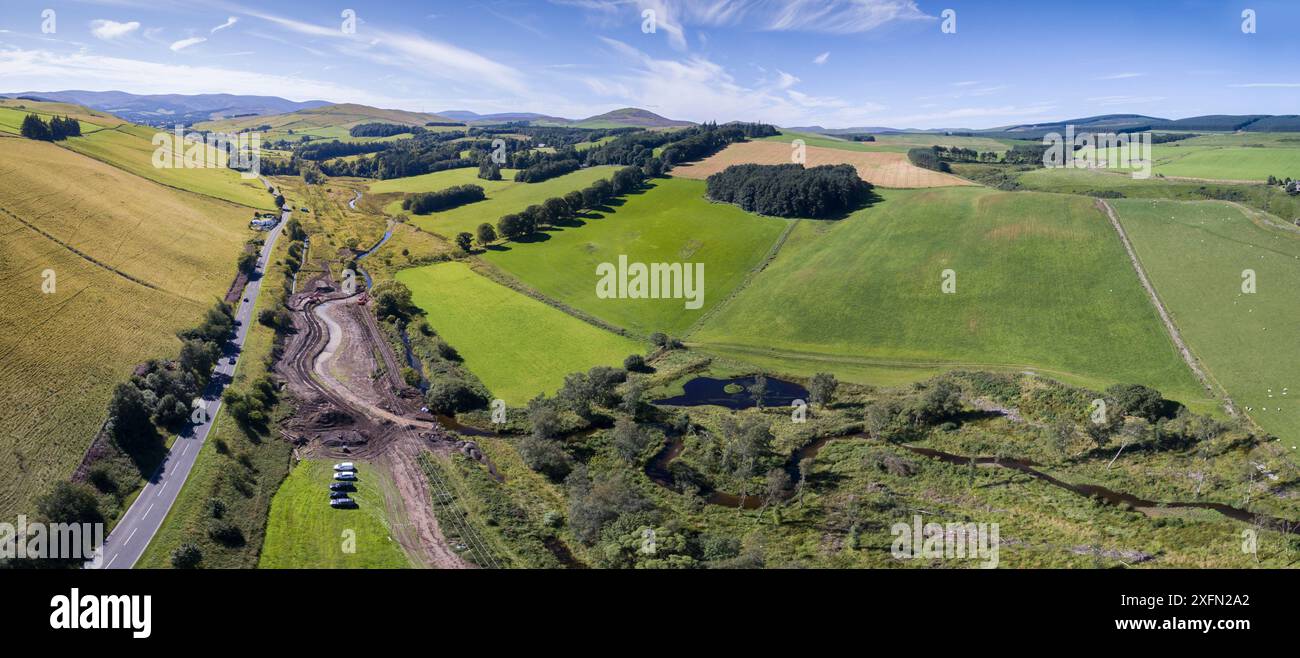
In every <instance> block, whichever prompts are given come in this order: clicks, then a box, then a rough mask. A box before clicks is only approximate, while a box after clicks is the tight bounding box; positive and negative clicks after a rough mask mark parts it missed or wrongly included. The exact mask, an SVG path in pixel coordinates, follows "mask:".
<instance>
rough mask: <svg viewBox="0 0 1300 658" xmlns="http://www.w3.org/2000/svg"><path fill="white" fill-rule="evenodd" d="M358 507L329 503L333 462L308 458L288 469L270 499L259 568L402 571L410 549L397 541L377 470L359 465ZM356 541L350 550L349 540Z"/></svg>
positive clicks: (367, 465)
mask: <svg viewBox="0 0 1300 658" xmlns="http://www.w3.org/2000/svg"><path fill="white" fill-rule="evenodd" d="M357 468H358V471H357V478H358V481H357V490H356V491H355V492H353V493H352V496H351V497H352V499H353V500H355V501H357V508H355V509H335V508H333V507H330V504H329V484H330V482H332V481H333V477H334V469H333V462H327V461H318V460H307V461H303V462H299V463H298V465H297V466H295V467H294V468H293V470H292V471H290V472H289V477H287V478H285V480H284V484H282V485H281V486H280V490H279V491H278V492H276V494H275V499H274V500H272V501H271V516H270V518H269V519H268V521H267V524H266V542H265V544H264V545H263V547H262V559H261V560H260V561H259V562H258V565H257V566H258V568H261V569H404V568H407V567H409V566H410V562H409V561H408V560H407V558H406V553H405V552H403V551H402V547H401V546H400V545H398V543H397V542H396V541H395V540H393V538H392V536H391V533H390V532H389V525H390V523H389V520H388V518H387V517H386V515H385V511H384V510H385V508H384V493H383V483H382V482H381V481H380V480H379V478H380V477H382V476H380V475H379V470H378V469H377V468H375V467H372V466H370V465H369V464H366V463H364V462H362V463H358V464H357ZM349 538H351V539H355V545H354V546H352V547H351V548H352V550H351V551H349V550H348V548H349V547H348V546H346V542H347V540H348V539H349Z"/></svg>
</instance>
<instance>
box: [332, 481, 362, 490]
mask: <svg viewBox="0 0 1300 658" xmlns="http://www.w3.org/2000/svg"><path fill="white" fill-rule="evenodd" d="M353 489H356V487H354V486H352V483H351V482H331V483H330V491H352V490H353Z"/></svg>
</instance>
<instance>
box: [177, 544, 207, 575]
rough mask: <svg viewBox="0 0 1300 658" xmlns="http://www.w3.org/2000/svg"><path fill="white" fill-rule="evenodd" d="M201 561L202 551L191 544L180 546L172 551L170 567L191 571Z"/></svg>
mask: <svg viewBox="0 0 1300 658" xmlns="http://www.w3.org/2000/svg"><path fill="white" fill-rule="evenodd" d="M202 560H203V551H200V550H199V547H198V546H195V545H194V544H191V543H188V542H187V543H184V544H181V545H180V546H178V547H177V548H176V550H174V551H172V566H173V567H175V568H177V569H193V568H195V567H197V566H199V562H201V561H202Z"/></svg>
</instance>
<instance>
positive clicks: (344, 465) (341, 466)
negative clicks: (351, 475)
mask: <svg viewBox="0 0 1300 658" xmlns="http://www.w3.org/2000/svg"><path fill="white" fill-rule="evenodd" d="M334 470H336V471H355V470H357V467H356V466H353V465H352V462H339V463H337V464H335V465H334Z"/></svg>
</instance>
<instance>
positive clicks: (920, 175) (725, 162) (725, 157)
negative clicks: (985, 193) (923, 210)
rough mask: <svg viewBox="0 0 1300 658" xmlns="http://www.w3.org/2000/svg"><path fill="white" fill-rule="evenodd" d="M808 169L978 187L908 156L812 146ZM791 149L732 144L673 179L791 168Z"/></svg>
mask: <svg viewBox="0 0 1300 658" xmlns="http://www.w3.org/2000/svg"><path fill="white" fill-rule="evenodd" d="M805 148H806V149H807V152H806V155H807V161H806V163H805V164H806V166H809V167H818V166H821V165H832V164H851V165H853V166H854V167H856V168H857V170H858V176H861V177H862V180H865V181H867V182H868V183H871V184H872V185H879V186H881V187H948V186H953V185H974V183H972V182H970V181H967V180H963V179H961V178H958V177H956V176H953V175H951V174H943V173H939V172H937V171H930V170H929V169H922V168H920V167H918V166H916V165H914V164H912V163H911V162H908V160H907V155H906V154H904V153H880V152H865V151H861V152H858V151H846V150H843V149H832V148H821V147H818V146H808V147H805ZM790 155H791V146H790V145H789V144H784V143H781V142H768V141H753V142H740V143H738V144H732V145H731V146H728V147H727V148H725V149H723V150H722V151H721V152H719V153H716V154H714V155H712V156H710V157H707V158H705V159H703V160H701V161H699V162H696V163H693V164H688V165H680V166H677V167H674V168H673V175H674V176H678V177H681V178H696V179H699V180H704V179H705V178H708V177H709V176H711V175H713V174H716V173H718V172H720V171H722V170H723V169H726V168H727V167H730V166H731V165H736V164H788V163H789V162H790V161H791V160H790Z"/></svg>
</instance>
